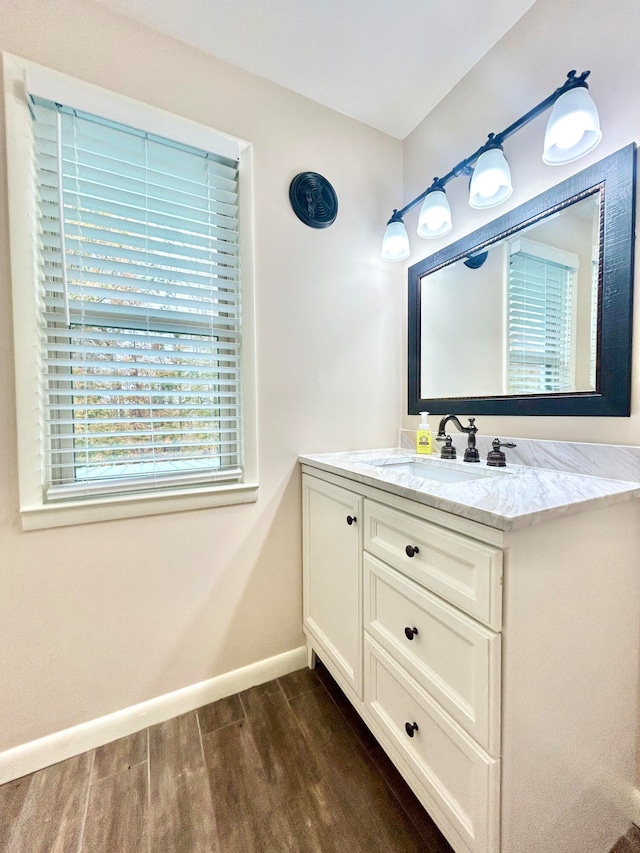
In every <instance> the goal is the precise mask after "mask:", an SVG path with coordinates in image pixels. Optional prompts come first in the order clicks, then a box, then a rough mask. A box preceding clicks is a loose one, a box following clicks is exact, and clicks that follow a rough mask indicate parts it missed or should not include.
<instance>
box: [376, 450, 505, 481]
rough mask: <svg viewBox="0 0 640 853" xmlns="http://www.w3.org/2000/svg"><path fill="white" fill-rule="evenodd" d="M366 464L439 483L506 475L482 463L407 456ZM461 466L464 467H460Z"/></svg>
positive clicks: (502, 471)
mask: <svg viewBox="0 0 640 853" xmlns="http://www.w3.org/2000/svg"><path fill="white" fill-rule="evenodd" d="M366 464H367V465H374V466H376V467H377V468H384V469H385V471H392V472H397V473H398V474H409V475H410V476H412V477H420V478H421V479H423V480H437V481H438V482H439V483H463V482H465V480H482V479H485V478H486V477H495V476H501V475H502V474H506V473H507V472H506V471H504V470H500V469H495V468H488V467H487V466H486V465H483V463H474V462H463V463H460V462H448V461H444V460H441V459H438V458H436V459H430V460H428V461H427V460H424V461H423V460H422V459H412V458H411V457H408V456H407V457H401V456H394V457H391V458H387V459H385V458H383V459H371V460H368V461H367V463H366ZM463 465H464V467H462V466H463ZM481 465H482V468H481V467H480V466H481Z"/></svg>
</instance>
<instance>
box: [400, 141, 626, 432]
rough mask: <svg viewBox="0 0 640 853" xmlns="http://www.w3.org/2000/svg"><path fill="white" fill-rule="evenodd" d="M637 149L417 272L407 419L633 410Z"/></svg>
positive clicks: (412, 289)
mask: <svg viewBox="0 0 640 853" xmlns="http://www.w3.org/2000/svg"><path fill="white" fill-rule="evenodd" d="M635 183H636V145H635V143H632V144H630V145H627V146H626V147H625V148H622V149H621V150H620V151H617V152H615V153H614V154H611V155H609V156H608V157H605V158H604V159H603V160H600V161H599V162H598V163H595V164H594V165H592V166H589V167H588V168H586V169H584V170H583V171H581V172H578V173H577V174H575V175H573V176H572V177H570V178H568V179H567V180H565V181H563V182H562V183H560V184H558V185H557V186H555V187H552V188H551V189H549V190H547V191H546V192H544V193H542V194H540V195H538V196H536V197H535V198H533V199H531V200H530V201H528V202H526V203H525V204H523V205H520V206H519V207H517V208H515V209H514V210H511V211H509V212H508V213H506V214H505V215H504V216H501V217H499V218H498V219H495V220H494V221H493V222H490V223H489V224H488V225H485V226H484V227H482V228H480V229H479V230H477V231H474V232H473V233H472V234H469V235H468V236H466V237H464V238H462V239H460V240H458V241H456V242H455V243H452V244H451V245H450V246H447V247H446V248H444V249H442V250H441V251H439V252H436V253H435V254H434V255H432V256H431V257H428V258H425V259H424V260H422V261H419V262H418V263H416V264H414V265H413V266H411V267H410V268H409V318H408V319H409V326H408V343H409V353H408V356H409V359H408V380H409V389H408V390H409V394H408V408H409V414H418V413H419V412H421V411H429V412H433V413H434V414H445V413H447V412H464V413H465V414H469V415H533V416H550V415H564V416H589V417H594V416H595V417H627V416H628V415H629V413H630V405H631V342H632V322H633V318H632V308H633V265H634V229H635Z"/></svg>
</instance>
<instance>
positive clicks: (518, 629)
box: [501, 502, 640, 853]
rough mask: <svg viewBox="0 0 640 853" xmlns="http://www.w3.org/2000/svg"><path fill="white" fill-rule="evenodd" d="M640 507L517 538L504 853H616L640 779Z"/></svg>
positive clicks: (506, 701) (512, 569)
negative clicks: (639, 748) (638, 764)
mask: <svg viewBox="0 0 640 853" xmlns="http://www.w3.org/2000/svg"><path fill="white" fill-rule="evenodd" d="M639 521H640V506H639V504H638V502H630V503H625V504H618V505H615V506H609V507H605V508H602V509H599V510H594V511H591V512H585V513H583V514H581V515H576V516H572V517H569V518H561V519H556V520H554V521H551V522H548V523H547V524H540V525H537V526H534V527H531V528H529V529H527V530H521V531H517V532H515V533H513V534H511V535H510V536H509V538H508V540H507V544H508V552H507V560H506V570H505V593H504V594H505V607H504V614H503V615H504V634H503V687H502V696H503V716H502V720H503V730H502V736H503V737H502V756H503V776H502V781H503V786H502V847H501V853H522V851H523V850H526V851H527V853H577V851H585V853H587V851H589V853H606V851H608V850H609V849H610V848H611V846H612V845H613V843H614V842H615V840H616V839H617V838H618V836H619V835H621V834H623V832H624V831H625V830H626V829H627V827H628V823H629V817H630V815H631V803H632V795H633V789H634V785H635V784H636V778H635V756H636V737H637V723H638V658H639V651H640V566H639V554H640V524H639V523H638V522H639Z"/></svg>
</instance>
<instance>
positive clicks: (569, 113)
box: [382, 71, 602, 261]
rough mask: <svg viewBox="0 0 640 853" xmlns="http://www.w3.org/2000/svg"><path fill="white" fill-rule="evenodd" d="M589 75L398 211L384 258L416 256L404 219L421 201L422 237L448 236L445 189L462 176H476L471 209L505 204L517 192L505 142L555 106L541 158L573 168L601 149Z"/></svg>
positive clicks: (570, 81)
mask: <svg viewBox="0 0 640 853" xmlns="http://www.w3.org/2000/svg"><path fill="white" fill-rule="evenodd" d="M590 73H591V72H590V71H583V72H582V74H579V75H577V74H576V72H575V71H570V72H569V73H568V74H567V79H566V80H565V82H564V83H563V85H562V86H560V88H558V89H556V90H555V92H553V94H551V95H549V97H548V98H545V100H544V101H541V102H540V103H539V104H538V105H537V106H535V107H533V109H531V110H529V112H528V113H525V114H524V115H523V116H521V117H520V118H519V119H518V120H517V121H514V122H513V124H511V125H509V127H507V128H506V129H505V130H503V131H501V132H500V133H490V134H489V137H488V139H487V141H486V142H485V143H484V145H481V146H480V148H478V150H477V151H474V153H473V154H471V155H470V156H469V157H467V158H465V159H464V160H461V161H460V163H458V164H457V165H456V166H454V167H453V169H451V171H450V172H447V174H446V175H445V176H444V177H443V178H434V179H433V183H432V184H431V186H430V187H428V188H427V189H426V190H425V191H424V192H422V193H420V195H419V196H417V197H416V198H414V199H413V201H410V202H409V204H406V205H405V206H404V207H403V208H402V209H401V210H394V211H393V214H392V216H391V219H389V221H388V222H387V230H386V231H385V234H384V238H383V240H382V259H383V260H385V261H404V260H406V259H407V258H408V257H409V255H410V254H411V251H410V248H409V237H408V236H407V231H406V229H405V226H404V221H403V217H404V216H405V214H407V213H408V212H409V211H410V210H413V208H414V207H416V206H417V205H418V204H420V202H422V207H421V208H420V214H419V216H418V235H419V236H420V237H427V238H434V237H443V236H444V235H445V234H448V233H449V231H451V228H452V222H451V209H450V207H449V202H448V201H447V196H446V193H445V185H446V184H447V183H448V182H449V181H451V180H452V179H453V178H457V177H459V176H460V175H466V176H471V181H470V185H469V204H470V205H471V207H474V208H478V209H483V208H487V207H493V206H494V205H497V204H501V203H502V202H503V201H506V200H507V199H508V198H509V196H510V195H511V193H512V192H513V186H512V184H511V173H510V171H509V164H508V163H507V159H506V157H505V156H504V152H503V143H504V142H505V140H506V139H508V138H509V137H510V136H513V134H514V133H516V132H517V131H518V130H520V128H522V127H524V126H525V125H526V124H529V122H530V121H532V120H533V119H534V118H537V116H539V115H540V113H543V112H544V111H545V110H548V109H549V108H550V107H553V110H552V111H551V116H550V117H549V123H548V124H547V131H546V134H545V139H544V149H543V155H542V159H543V161H544V162H545V163H547V164H548V165H551V166H559V165H563V164H564V163H571V162H572V161H573V160H577V159H578V158H579V157H583V156H584V155H585V154H588V153H589V152H590V151H593V149H594V148H595V147H596V145H597V144H598V143H599V142H600V140H601V139H602V132H601V130H600V120H599V118H598V111H597V109H596V105H595V104H594V103H593V101H592V100H591V96H590V95H589V92H588V86H587V82H586V81H587V77H588V76H589V74H590Z"/></svg>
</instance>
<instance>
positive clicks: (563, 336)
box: [508, 251, 575, 394]
mask: <svg viewBox="0 0 640 853" xmlns="http://www.w3.org/2000/svg"><path fill="white" fill-rule="evenodd" d="M574 275H575V273H574V270H573V269H572V268H571V267H567V266H564V265H563V264H559V263H555V262H553V261H550V260H547V259H545V258H540V257H536V256H533V255H530V254H527V253H526V252H522V251H518V252H515V253H514V254H512V255H511V262H510V271H509V310H508V313H509V317H508V322H509V357H508V384H509V392H510V393H512V394H536V393H549V392H554V391H555V392H560V391H568V390H570V389H571V387H572V384H573V379H572V340H571V328H572V291H573V276H574Z"/></svg>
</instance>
